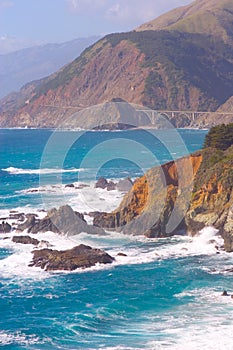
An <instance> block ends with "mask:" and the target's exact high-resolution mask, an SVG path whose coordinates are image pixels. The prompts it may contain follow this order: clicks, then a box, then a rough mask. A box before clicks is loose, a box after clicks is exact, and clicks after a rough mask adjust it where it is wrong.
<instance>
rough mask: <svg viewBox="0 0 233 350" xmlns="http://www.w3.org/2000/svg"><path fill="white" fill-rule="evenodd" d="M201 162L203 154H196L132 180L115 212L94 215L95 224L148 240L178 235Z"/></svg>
mask: <svg viewBox="0 0 233 350" xmlns="http://www.w3.org/2000/svg"><path fill="white" fill-rule="evenodd" d="M201 161H202V155H201V154H200V153H197V154H195V155H192V156H190V157H186V158H183V159H180V160H178V161H176V162H169V163H167V164H164V165H162V166H161V167H155V168H152V169H150V170H149V171H148V172H147V173H146V174H145V175H144V176H142V177H141V178H139V179H137V180H136V181H135V183H134V185H133V187H132V188H131V190H130V191H129V193H127V194H126V195H125V197H124V198H123V200H122V202H121V204H120V206H119V208H118V209H116V210H115V211H114V212H112V213H95V215H94V221H93V222H94V224H95V225H98V226H101V227H105V228H108V229H117V230H120V231H123V232H124V233H126V234H135V235H138V234H145V235H146V236H148V237H162V236H166V235H168V236H169V235H171V234H175V233H177V231H178V230H181V229H182V228H183V225H184V220H183V218H184V214H185V212H186V211H185V210H187V200H189V197H188V198H186V197H187V196H189V192H190V191H189V188H190V186H191V185H192V182H193V177H194V176H195V174H196V172H197V170H198V168H199V166H200V164H201ZM173 212H174V213H176V215H174V214H173V216H175V218H174V217H172V213H173ZM179 212H180V213H179ZM178 219H179V220H178Z"/></svg>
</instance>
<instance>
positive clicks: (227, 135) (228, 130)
mask: <svg viewBox="0 0 233 350" xmlns="http://www.w3.org/2000/svg"><path fill="white" fill-rule="evenodd" d="M231 145H233V123H231V124H228V125H225V124H221V125H217V126H214V127H213V128H211V129H210V131H209V133H208V134H207V135H206V138H205V142H204V148H207V147H212V148H216V149H217V150H222V151H225V150H226V149H227V148H229V147H230V146H231ZM216 154H217V153H216Z"/></svg>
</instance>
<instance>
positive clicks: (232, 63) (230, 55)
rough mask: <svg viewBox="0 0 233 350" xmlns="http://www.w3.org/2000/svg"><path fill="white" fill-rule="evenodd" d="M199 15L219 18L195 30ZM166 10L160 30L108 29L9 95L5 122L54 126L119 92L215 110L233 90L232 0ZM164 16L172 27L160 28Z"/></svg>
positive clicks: (0, 114)
mask: <svg viewBox="0 0 233 350" xmlns="http://www.w3.org/2000/svg"><path fill="white" fill-rule="evenodd" d="M210 13H211V16H210ZM198 14H199V15H198ZM226 14H227V15H226ZM166 16H167V17H166ZM172 16H174V17H173V19H172ZM202 16H204V17H203V18H206V20H207V22H206V23H205V27H209V28H210V29H211V25H212V23H218V26H217V27H216V33H214V31H212V30H210V31H209V32H208V31H207V33H203V31H204V30H202V29H201V26H200V27H199V26H198V25H196V24H195V25H196V27H195V28H199V29H200V30H199V32H198V30H194V29H195V28H194V22H195V21H196V20H197V19H198V18H199V19H201V18H202ZM162 17H163V18H164V19H163V20H161V18H162ZM162 17H160V18H159V19H157V20H155V22H153V23H156V21H158V23H159V25H157V27H158V28H157V29H156V30H139V31H132V32H129V33H118V34H111V35H107V36H106V37H104V38H103V39H101V40H99V41H98V42H97V43H95V44H94V45H92V46H91V47H89V48H88V49H86V50H85V51H84V52H83V53H82V54H81V55H80V56H79V57H78V58H76V59H75V60H74V61H73V62H72V63H70V64H68V65H66V66H65V67H63V68H62V69H60V70H59V71H58V72H56V73H54V74H53V75H51V76H49V77H48V78H45V79H42V80H41V81H36V82H33V83H31V84H28V85H27V86H25V87H24V88H23V89H21V92H20V93H19V94H14V95H10V96H8V97H7V98H5V99H4V100H2V101H1V103H0V125H2V126H17V125H19V126H25V125H28V126H37V127H38V126H40V127H46V126H57V125H58V124H59V123H60V121H64V118H67V117H69V116H70V115H72V114H73V113H75V112H77V111H78V110H79V109H80V108H85V107H88V106H91V105H95V104H99V103H102V102H106V101H111V100H112V99H114V98H121V99H123V100H126V101H128V102H132V103H136V104H141V105H144V106H147V107H150V108H153V109H159V110H161V109H169V110H202V111H208V110H211V111H214V110H216V109H217V108H219V107H220V106H221V105H222V104H223V103H225V102H226V101H227V100H228V99H229V98H230V97H231V96H233V32H232V30H233V29H232V28H233V26H232V23H233V11H232V1H226V0H219V1H218V2H217V1H216V0H205V1H204V0H197V1H195V2H194V3H193V4H191V5H189V6H186V7H182V8H180V9H177V10H174V11H171V12H170V13H168V14H167V15H164V16H162ZM195 18H196V19H195ZM165 19H166V20H165ZM168 19H169V20H168ZM194 19H195V21H194ZM213 19H214V21H213ZM182 21H185V25H184V24H182V23H183V22H182ZM162 22H164V23H166V24H167V23H169V27H167V28H165V27H164V29H163V30H161V27H162V24H161V23H162ZM195 23H196V22H195ZM201 23H204V21H201ZM208 23H209V25H208ZM181 24H182V25H181ZM164 26H165V24H164ZM141 28H143V27H141ZM193 28H194V29H193ZM203 28H204V27H203ZM219 33H221V35H220V34H219ZM222 33H227V35H226V36H224V35H225V34H224V35H223V34H222ZM223 36H224V37H225V38H226V40H223ZM72 107H74V108H72ZM75 107H76V108H75ZM214 122H216V123H217V122H218V120H217V119H216V121H213V120H211V123H210V124H213V123H214ZM174 124H175V125H176V121H174ZM179 126H187V121H184V122H183V124H182V123H180V121H179ZM80 127H82V125H80Z"/></svg>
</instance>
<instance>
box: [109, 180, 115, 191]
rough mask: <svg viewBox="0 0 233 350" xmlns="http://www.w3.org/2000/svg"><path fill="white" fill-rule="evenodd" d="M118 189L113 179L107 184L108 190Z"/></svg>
mask: <svg viewBox="0 0 233 350" xmlns="http://www.w3.org/2000/svg"><path fill="white" fill-rule="evenodd" d="M115 189H116V184H115V183H114V182H113V181H109V182H108V185H107V191H113V190H115Z"/></svg>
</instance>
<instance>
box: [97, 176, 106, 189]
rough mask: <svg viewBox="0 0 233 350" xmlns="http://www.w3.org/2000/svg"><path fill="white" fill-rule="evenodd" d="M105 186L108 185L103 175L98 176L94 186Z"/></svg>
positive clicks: (103, 187)
mask: <svg viewBox="0 0 233 350" xmlns="http://www.w3.org/2000/svg"><path fill="white" fill-rule="evenodd" d="M107 186H108V181H107V180H106V179H105V178H104V177H100V178H99V179H98V181H97V182H96V184H95V187H96V188H102V189H105V188H107Z"/></svg>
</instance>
